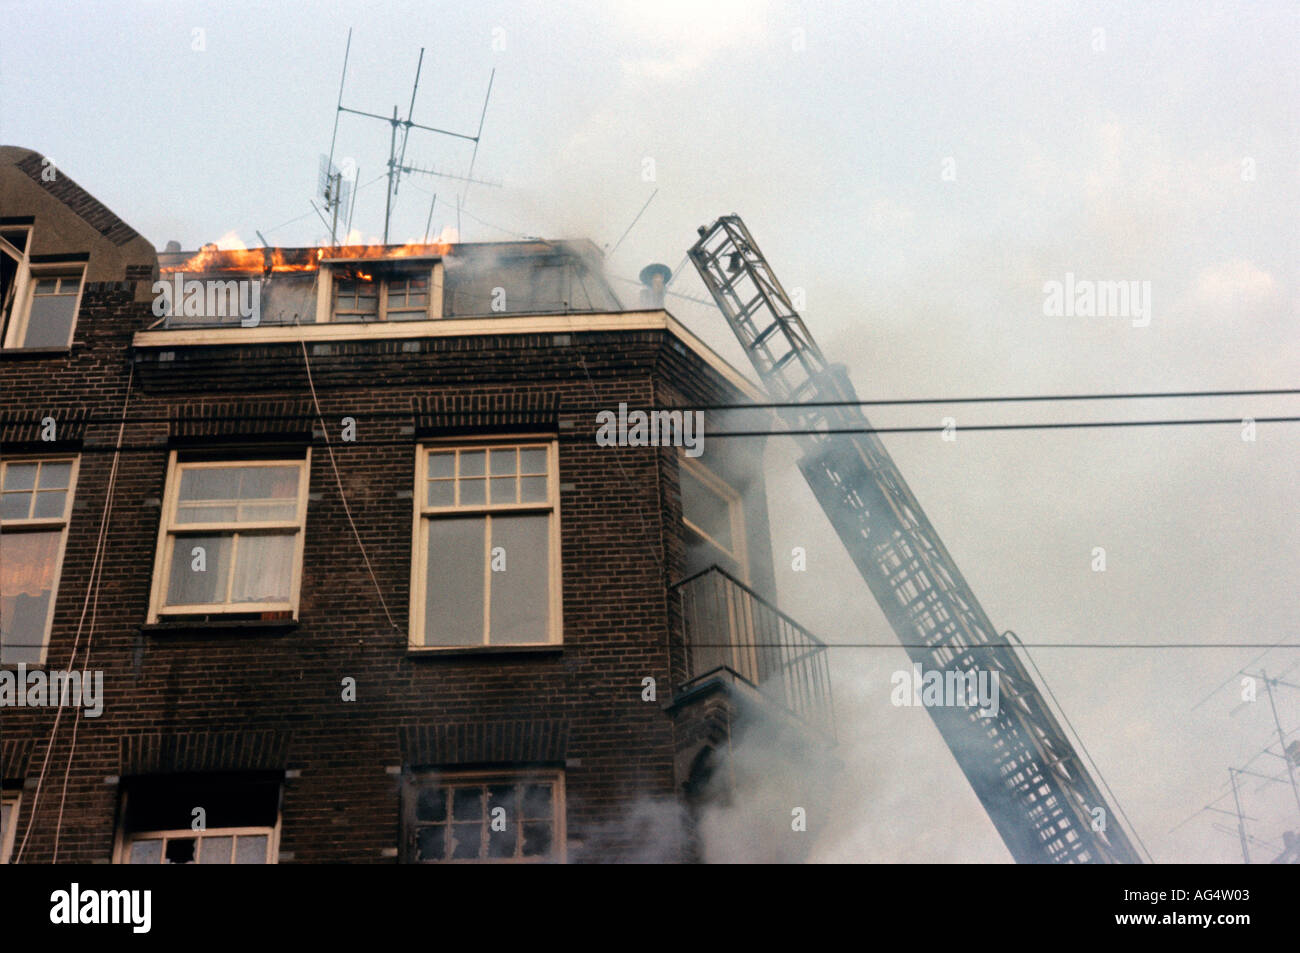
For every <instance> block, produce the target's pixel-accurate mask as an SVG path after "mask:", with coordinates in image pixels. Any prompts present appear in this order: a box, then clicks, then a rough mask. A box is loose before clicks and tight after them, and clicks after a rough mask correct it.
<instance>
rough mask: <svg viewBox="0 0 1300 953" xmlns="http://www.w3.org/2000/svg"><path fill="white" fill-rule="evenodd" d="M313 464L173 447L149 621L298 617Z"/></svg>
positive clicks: (306, 459)
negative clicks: (196, 456)
mask: <svg viewBox="0 0 1300 953" xmlns="http://www.w3.org/2000/svg"><path fill="white" fill-rule="evenodd" d="M309 462H310V457H309V456H308V457H304V458H303V459H299V460H285V459H275V460H246V461H212V460H190V461H186V460H180V459H178V456H177V453H176V452H175V451H173V453H172V458H171V463H170V466H169V468H168V476H167V492H166V496H165V498H164V500H163V516H162V523H161V526H160V527H159V540H158V555H157V562H156V564H155V570H154V591H153V601H152V607H153V611H152V612H151V614H150V619H151V621H157V620H158V618H159V617H163V616H167V617H174V616H202V615H206V614H210V613H219V614H222V615H230V614H231V613H237V614H238V613H246V614H249V615H250V616H251V617H258V616H260V617H262V618H267V617H284V618H287V617H294V618H296V617H297V611H298V588H299V585H300V582H301V566H302V547H303V526H304V523H305V520H306V515H307V483H308V473H309V469H308V467H309Z"/></svg>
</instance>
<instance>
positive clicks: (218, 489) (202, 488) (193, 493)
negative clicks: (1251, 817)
mask: <svg viewBox="0 0 1300 953" xmlns="http://www.w3.org/2000/svg"><path fill="white" fill-rule="evenodd" d="M239 473H240V471H239V469H238V468H234V467H204V468H202V469H197V470H196V469H191V468H188V467H187V468H185V469H182V470H181V488H180V498H181V499H182V500H234V499H238V497H239Z"/></svg>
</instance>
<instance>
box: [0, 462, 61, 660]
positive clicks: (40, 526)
mask: <svg viewBox="0 0 1300 953" xmlns="http://www.w3.org/2000/svg"><path fill="white" fill-rule="evenodd" d="M76 472H77V458H76V457H48V458H40V459H36V458H32V459H23V458H18V459H14V460H9V461H6V462H3V463H0V664H6V665H12V664H17V663H18V662H25V663H27V664H28V665H39V664H41V662H42V661H44V658H45V646H46V645H47V644H48V642H49V635H50V623H51V619H52V617H53V615H54V596H55V592H56V591H57V589H58V581H59V570H60V567H61V564H62V559H63V546H64V541H65V539H66V537H67V529H68V515H69V514H70V513H71V511H72V488H73V484H74V482H75V480H76Z"/></svg>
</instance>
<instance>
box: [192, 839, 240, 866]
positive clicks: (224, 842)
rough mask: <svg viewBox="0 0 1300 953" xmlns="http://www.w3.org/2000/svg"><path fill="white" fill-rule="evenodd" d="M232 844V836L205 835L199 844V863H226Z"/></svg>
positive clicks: (228, 860) (228, 861) (233, 840)
mask: <svg viewBox="0 0 1300 953" xmlns="http://www.w3.org/2000/svg"><path fill="white" fill-rule="evenodd" d="M234 846H235V839H234V838H233V837H205V838H203V840H202V842H201V843H200V844H199V863H200V864H228V863H230V849H231V848H232V847H234Z"/></svg>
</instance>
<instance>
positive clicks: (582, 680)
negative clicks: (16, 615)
mask: <svg viewBox="0 0 1300 953" xmlns="http://www.w3.org/2000/svg"><path fill="white" fill-rule="evenodd" d="M133 299H134V291H133V288H132V287H131V285H130V284H127V283H103V284H95V285H88V286H87V288H86V289H85V293H84V297H83V303H82V310H81V314H80V317H79V321H78V325H77V330H76V333H75V342H74V346H73V348H72V350H71V352H70V353H68V354H67V355H58V356H49V355H46V356H42V357H40V358H34V357H32V356H28V355H8V354H6V355H3V356H0V391H2V393H3V395H4V396H3V403H2V404H0V413H2V414H4V415H6V416H8V417H11V418H12V417H15V416H16V417H19V418H21V420H20V421H18V422H17V423H13V422H11V423H10V424H9V425H8V426H7V427H6V428H5V429H3V431H2V432H0V437H2V438H3V439H4V440H5V441H6V442H5V443H4V445H3V447H2V448H0V450H2V451H3V452H4V453H5V454H6V455H11V454H13V453H20V452H30V451H34V450H35V451H39V450H48V449H50V446H49V445H48V444H41V443H39V442H36V441H34V440H33V439H32V437H33V435H32V433H30V432H28V431H25V430H24V429H23V427H22V422H23V421H28V420H30V418H31V417H33V416H38V417H39V416H45V415H47V414H48V415H51V416H54V417H55V418H56V420H57V421H59V426H60V428H61V430H60V436H61V438H62V439H69V440H72V441H74V443H79V444H80V446H81V450H82V456H81V468H80V477H79V480H78V485H77V488H76V498H75V506H74V510H73V517H72V524H71V530H70V533H69V537H68V544H67V552H66V556H65V558H64V565H63V575H62V583H61V585H60V587H59V592H58V597H57V604H56V608H55V617H54V629H53V636H52V640H51V644H50V650H49V654H48V660H49V664H50V665H52V666H62V665H65V664H66V663H67V661H68V659H69V657H70V656H71V653H72V648H73V644H74V641H75V640H76V638H77V632H78V628H79V621H80V619H81V617H82V610H83V606H84V605H85V604H86V598H87V594H88V591H89V587H88V581H89V579H90V573H91V567H92V562H93V558H94V550H95V544H96V538H97V534H98V532H99V525H100V515H101V513H102V511H103V507H104V502H105V492H106V487H107V485H108V480H109V475H110V470H111V468H112V464H113V455H112V453H109V452H104V450H105V449H106V448H110V447H112V446H113V444H114V443H115V441H116V439H117V434H118V418H119V417H120V415H121V414H122V411H123V406H124V402H125V401H126V398H127V395H128V390H129V410H128V412H127V413H128V416H129V418H130V419H131V420H132V421H133V422H132V423H130V424H129V425H128V426H127V427H126V431H125V435H124V438H123V443H124V445H125V446H126V447H127V448H128V449H127V451H126V452H123V453H122V454H121V456H120V459H119V463H118V472H117V478H116V479H117V484H116V492H115V496H114V500H113V506H112V512H111V517H110V523H109V529H108V537H107V551H106V557H105V565H104V569H103V574H102V579H101V584H100V586H99V587H98V588H97V589H96V590H95V591H94V593H93V595H94V598H93V600H92V602H91V610H92V611H91V613H89V614H87V617H86V618H87V624H86V625H85V626H84V627H82V634H81V644H82V647H83V650H84V649H85V648H87V647H88V648H89V652H90V658H89V668H91V669H103V670H104V672H105V694H106V700H105V705H104V713H103V715H102V716H101V717H99V718H96V719H91V718H82V719H81V720H80V722H79V723H78V722H77V721H76V718H75V715H74V712H73V710H71V709H69V710H65V712H64V716H63V719H62V723H61V725H60V728H59V732H58V735H57V740H56V742H55V744H54V745H53V747H52V748H51V747H50V746H49V743H48V740H49V738H50V735H51V730H52V728H53V724H54V720H55V711H54V710H53V709H42V710H32V709H13V708H5V709H0V735H3V738H0V741H2V742H3V744H4V745H5V748H4V750H5V752H6V759H5V764H6V765H17V767H12V768H9V769H7V770H11V771H12V772H14V773H15V774H18V773H21V774H22V776H21V777H12V778H6V779H5V780H6V783H7V784H8V783H23V782H26V784H27V785H28V789H27V790H26V791H25V792H24V799H23V813H22V817H21V819H20V827H19V838H20V839H21V837H22V833H23V829H24V828H25V826H26V823H27V820H28V817H29V816H30V812H31V808H32V803H33V794H34V791H33V789H32V788H31V785H33V784H34V783H35V779H36V777H37V775H38V774H39V773H40V770H41V766H42V764H44V763H45V762H46V759H47V755H48V770H47V773H46V777H45V782H44V790H43V792H42V795H41V798H40V805H39V811H38V814H37V817H36V822H35V825H34V827H33V833H32V837H31V840H30V842H29V843H28V845H27V848H26V851H25V853H24V860H31V861H37V862H44V861H49V860H50V859H52V857H53V854H54V838H55V829H56V817H57V815H58V813H59V810H60V805H61V804H62V810H63V821H62V826H61V830H60V833H59V851H58V859H59V860H60V861H81V862H104V861H107V860H108V859H109V858H110V857H111V853H112V848H113V842H114V832H115V825H116V817H117V812H118V809H119V802H120V797H119V791H120V787H121V778H123V777H124V776H129V775H131V774H135V773H145V772H163V771H178V770H187V771H204V770H217V769H223V768H224V769H240V770H255V769H272V770H285V771H287V772H288V777H287V778H286V780H285V783H284V788H283V794H282V815H281V824H282V832H281V840H280V849H281V851H282V852H283V855H284V857H285V858H286V859H288V858H289V857H291V858H292V860H294V861H305V862H311V861H351V862H392V856H391V854H392V852H393V849H394V848H396V847H397V846H398V843H399V784H400V776H399V775H398V774H395V773H394V772H393V770H392V769H393V768H396V767H398V766H400V765H402V764H404V763H412V762H414V761H416V760H424V759H434V760H438V761H442V762H445V763H448V764H455V765H461V766H464V765H466V764H474V763H478V762H479V761H481V760H487V761H515V762H519V763H545V764H553V765H559V766H563V767H565V777H566V788H567V823H568V833H569V839H570V850H569V855H568V856H569V860H570V861H583V860H617V859H620V858H622V857H634V856H639V855H640V854H641V852H642V849H643V847H644V845H643V844H640V843H637V839H638V837H639V836H642V835H640V834H637V833H635V832H630V831H626V830H625V829H624V827H623V826H622V825H623V821H624V818H625V817H626V815H627V812H628V811H629V809H630V808H631V807H632V806H633V805H635V804H637V803H639V802H641V801H643V800H644V799H650V800H655V799H671V798H675V797H677V796H678V792H679V786H680V783H681V781H682V780H683V779H682V778H680V777H678V773H677V770H676V768H675V765H674V758H675V753H676V751H677V749H678V747H679V741H678V739H677V738H676V737H675V728H674V723H673V719H672V716H671V715H670V714H669V713H668V712H666V711H665V705H666V703H667V702H668V701H669V699H670V695H671V685H672V683H673V678H672V675H671V673H670V651H669V646H670V633H671V631H672V630H671V628H670V623H671V621H672V619H673V618H674V615H673V613H672V611H671V610H670V604H669V598H668V589H667V586H668V583H669V582H671V581H674V580H676V579H677V578H679V577H680V575H681V569H682V565H683V553H684V550H683V545H682V541H681V538H680V533H679V532H678V530H677V527H678V525H679V520H680V499H679V494H678V490H677V485H676V451H675V450H671V449H661V450H656V449H611V448H601V447H597V446H596V444H595V442H594V432H595V422H594V417H595V409H596V408H614V407H616V406H617V404H618V402H619V401H627V402H628V403H629V404H633V405H637V404H639V405H641V406H646V405H649V404H651V403H652V402H654V401H656V400H658V401H664V400H665V399H666V396H672V397H673V398H680V399H682V400H688V401H689V400H695V401H705V400H707V401H735V400H738V399H740V395H739V394H737V393H736V392H735V391H734V389H733V388H731V387H730V385H728V384H726V383H725V382H724V381H723V380H722V379H721V378H719V377H718V376H717V375H716V374H714V373H713V372H712V371H710V370H708V368H707V367H706V365H704V364H703V363H702V362H701V361H699V360H698V359H697V358H695V357H694V356H692V355H689V354H682V353H680V352H679V350H678V349H677V347H676V346H675V342H674V341H673V339H671V338H670V337H669V336H668V335H667V334H666V333H664V332H650V331H628V332H601V333H574V334H572V335H566V336H563V337H553V336H551V335H513V336H508V335H488V336H482V337H476V338H436V339H425V340H418V339H417V340H414V341H369V342H333V343H330V344H327V345H320V344H315V345H312V344H309V345H308V346H307V347H308V352H309V354H310V363H311V374H312V380H313V381H314V383H315V386H316V389H317V392H318V395H319V400H320V406H321V410H322V416H323V420H324V422H325V426H326V427H327V428H330V430H329V432H330V437H331V440H332V442H333V447H334V453H335V459H336V461H337V464H338V471H339V477H338V479H339V481H340V482H341V483H342V486H343V489H344V492H345V493H346V496H347V500H348V503H349V505H350V507H351V510H352V515H353V517H354V518H355V520H356V525H357V529H358V531H359V533H360V536H361V539H362V542H363V544H364V546H365V550H366V552H367V554H368V556H369V560H370V564H371V566H372V567H373V570H374V573H375V577H376V579H377V581H378V587H379V589H380V591H382V593H383V598H384V600H386V602H387V606H388V609H389V611H390V612H391V614H392V616H393V619H394V620H395V623H396V626H394V625H391V624H390V623H389V622H388V620H387V618H386V616H385V612H384V609H383V606H382V605H381V602H380V599H379V596H378V595H377V593H376V588H375V584H374V583H373V582H372V581H371V578H370V574H369V572H368V570H367V568H366V566H365V563H364V561H363V559H362V556H361V551H360V549H359V547H358V545H357V542H356V540H355V539H354V537H353V534H352V530H351V528H350V526H349V523H348V520H347V516H346V514H345V513H344V509H343V505H342V502H341V499H340V495H339V489H338V484H337V483H336V480H335V475H334V472H333V470H332V468H331V466H330V462H329V458H328V455H327V453H326V451H325V446H324V443H323V441H322V440H321V438H320V435H319V434H317V436H316V437H315V439H314V448H313V451H312V467H311V483H310V493H311V501H310V503H309V505H308V512H307V524H306V543H305V552H304V557H303V585H302V593H301V600H300V612H299V615H300V619H299V624H298V625H297V626H296V627H292V628H288V629H286V628H284V627H278V628H277V627H266V628H259V627H257V626H253V627H250V628H244V629H242V630H238V631H232V630H230V629H225V630H203V629H189V630H185V629H181V630H160V629H155V628H151V627H147V626H145V625H144V623H145V622H146V615H147V610H148V601H149V593H150V586H151V579H152V571H153V563H154V553H155V547H156V542H157V534H158V528H159V526H158V523H159V517H160V500H161V498H162V496H163V489H164V482H165V478H166V464H167V458H168V451H169V449H170V447H171V446H172V445H175V444H176V443H178V442H186V443H189V444H192V443H194V442H199V443H217V442H222V441H227V442H229V441H236V442H238V441H250V442H251V441H255V440H257V439H267V438H268V437H269V438H274V439H289V440H298V441H304V440H310V439H312V438H311V437H310V433H311V431H312V430H313V428H315V429H318V428H319V425H314V424H313V423H312V422H311V421H307V422H305V423H304V422H302V421H296V422H292V423H281V424H266V423H259V422H257V421H254V420H251V419H244V418H251V417H253V416H257V415H262V416H285V415H294V414H303V413H304V412H309V411H310V408H311V395H310V391H309V389H308V382H307V374H306V371H305V365H304V358H303V353H302V348H301V347H300V346H299V345H298V344H296V343H295V344H276V345H251V344H250V345H248V346H240V347H196V348H174V349H168V350H167V351H166V352H164V351H162V350H161V349H150V350H147V351H141V352H138V353H134V354H133V352H132V349H131V347H130V341H131V335H132V333H133V332H134V331H136V330H138V329H141V328H143V327H145V326H147V325H148V324H149V323H150V322H151V320H152V316H151V315H150V314H149V313H148V305H147V304H144V303H136V302H135V301H134V300H133ZM128 380H130V381H131V382H132V383H131V384H130V386H129V387H128ZM579 410H580V411H581V412H577V411H579ZM213 414H220V415H223V416H225V417H227V418H230V419H228V420H226V421H225V422H223V423H220V424H216V423H212V422H210V420H209V418H210V417H211V416H212V415H213ZM348 416H351V417H354V418H355V419H356V420H357V424H358V432H357V443H356V444H347V443H342V442H340V441H339V433H340V430H339V428H340V427H341V421H342V418H344V417H348ZM548 426H549V427H551V428H554V432H556V433H558V435H559V441H560V442H559V471H560V472H559V482H560V486H561V492H560V524H561V533H562V569H563V606H564V609H563V638H564V644H563V647H562V648H561V649H559V650H548V651H541V652H533V653H527V654H525V653H501V654H467V655H451V656H438V657H429V656H419V657H416V656H412V655H410V654H408V652H407V645H406V629H407V625H408V620H407V613H408V607H409V602H410V585H411V580H410V572H411V568H410V567H411V523H412V505H413V504H412V499H411V491H412V489H413V481H414V463H415V444H416V440H417V435H419V434H424V433H430V432H444V433H457V432H460V433H464V432H474V431H475V430H476V429H479V430H483V429H486V430H493V429H496V430H500V429H502V428H505V429H511V428H523V429H527V430H530V431H536V430H538V429H544V428H546V427H548ZM733 443H738V442H734V441H733ZM714 452H716V453H718V454H722V453H724V452H725V448H723V447H722V446H721V445H719V446H717V447H716V448H710V453H711V454H712V453H714ZM759 491H760V492H761V485H760V486H759ZM763 529H764V532H763V536H764V538H763V539H761V540H756V539H751V543H755V542H757V548H758V549H759V550H761V549H762V548H763V547H764V546H765V545H766V540H765V535H766V534H765V524H764V526H763ZM757 535H758V533H757V532H754V536H755V537H757ZM767 573H768V574H769V575H770V567H769V568H768V569H767ZM92 618H93V626H91V625H90V624H89V623H90V620H91V619H92ZM78 667H81V666H80V662H79V664H78ZM647 676H649V677H653V678H655V679H656V682H657V684H658V701H657V702H655V703H649V702H646V701H643V700H642V680H643V679H644V678H645V677H647ZM345 677H350V678H353V679H355V680H356V686H357V688H356V696H357V700H356V701H355V702H344V701H342V699H341V693H342V687H341V681H342V679H344V678H345ZM74 724H75V726H76V732H77V733H76V752H75V758H73V760H72V763H71V767H70V769H69V768H68V767H67V765H68V755H69V748H70V744H71V736H72V728H73V726H74ZM457 726H459V727H457ZM467 739H470V740H467ZM475 739H476V740H475ZM10 748H12V749H13V751H14V752H15V754H14V756H12V757H10V756H9V754H8V753H9V751H10ZM19 755H21V757H20V756H19ZM65 770H66V771H67V790H66V798H65V797H64V795H63V779H64V772H65ZM596 845H598V846H596ZM682 856H683V857H687V856H689V855H688V854H682Z"/></svg>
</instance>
